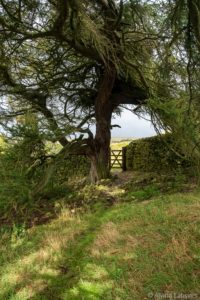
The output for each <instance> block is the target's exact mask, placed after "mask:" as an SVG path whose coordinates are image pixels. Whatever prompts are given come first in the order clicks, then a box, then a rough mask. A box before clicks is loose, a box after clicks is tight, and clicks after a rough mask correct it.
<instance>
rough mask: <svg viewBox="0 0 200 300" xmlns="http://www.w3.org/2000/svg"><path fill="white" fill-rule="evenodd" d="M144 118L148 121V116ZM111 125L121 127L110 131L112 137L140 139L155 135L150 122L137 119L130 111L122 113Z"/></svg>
mask: <svg viewBox="0 0 200 300" xmlns="http://www.w3.org/2000/svg"><path fill="white" fill-rule="evenodd" d="M146 118H147V119H148V116H147V117H146ZM112 124H117V125H119V126H121V128H117V127H116V128H113V129H112V131H111V134H112V137H120V138H141V137H148V136H153V135H156V132H155V130H154V127H153V125H152V123H151V122H149V121H146V120H144V119H142V118H138V117H137V116H136V115H135V114H133V113H131V112H130V111H124V112H122V114H121V117H116V118H115V119H113V120H112Z"/></svg>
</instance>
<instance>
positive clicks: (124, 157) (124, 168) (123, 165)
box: [122, 147, 127, 171]
mask: <svg viewBox="0 0 200 300" xmlns="http://www.w3.org/2000/svg"><path fill="white" fill-rule="evenodd" d="M126 150H127V148H126V147H122V170H123V171H126V170H127V168H126Z"/></svg>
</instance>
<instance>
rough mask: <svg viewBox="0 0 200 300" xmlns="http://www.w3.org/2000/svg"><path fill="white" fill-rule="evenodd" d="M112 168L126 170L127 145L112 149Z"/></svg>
mask: <svg viewBox="0 0 200 300" xmlns="http://www.w3.org/2000/svg"><path fill="white" fill-rule="evenodd" d="M110 168H111V169H112V168H116V169H119V168H120V169H122V170H123V171H126V147H123V148H122V149H121V150H112V149H111V150H110Z"/></svg>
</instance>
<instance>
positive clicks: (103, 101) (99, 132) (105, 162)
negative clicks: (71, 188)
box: [90, 67, 116, 182]
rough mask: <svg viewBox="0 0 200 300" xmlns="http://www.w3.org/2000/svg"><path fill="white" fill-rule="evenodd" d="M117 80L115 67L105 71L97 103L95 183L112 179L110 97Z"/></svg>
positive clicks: (92, 173)
mask: <svg viewBox="0 0 200 300" xmlns="http://www.w3.org/2000/svg"><path fill="white" fill-rule="evenodd" d="M115 78H116V71H115V68H114V67H110V68H108V69H106V70H105V72H104V74H103V78H102V81H101V84H100V87H99V92H98V96H97V98H96V102H95V114H96V135H95V140H94V151H93V157H92V159H91V173H90V174H91V180H92V181H93V182H96V181H98V180H100V179H105V178H109V177H110V140H111V133H110V130H111V118H112V112H113V109H114V105H113V103H112V101H111V99H110V95H111V92H112V88H113V85H114V81H115Z"/></svg>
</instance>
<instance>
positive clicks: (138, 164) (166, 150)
mask: <svg viewBox="0 0 200 300" xmlns="http://www.w3.org/2000/svg"><path fill="white" fill-rule="evenodd" d="M172 149H173V150H172ZM179 153H181V151H180V149H179V147H178V145H176V143H175V141H174V139H173V136H172V135H170V134H166V135H163V136H154V137H150V138H145V139H140V140H136V141H133V142H131V143H130V144H129V145H128V147H127V168H128V169H129V170H134V171H146V172H152V171H153V172H155V171H158V172H160V171H174V170H177V169H179V168H180V167H181V168H185V167H187V166H189V165H190V162H189V161H188V160H187V159H186V158H184V157H183V155H181V154H180V155H179Z"/></svg>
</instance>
